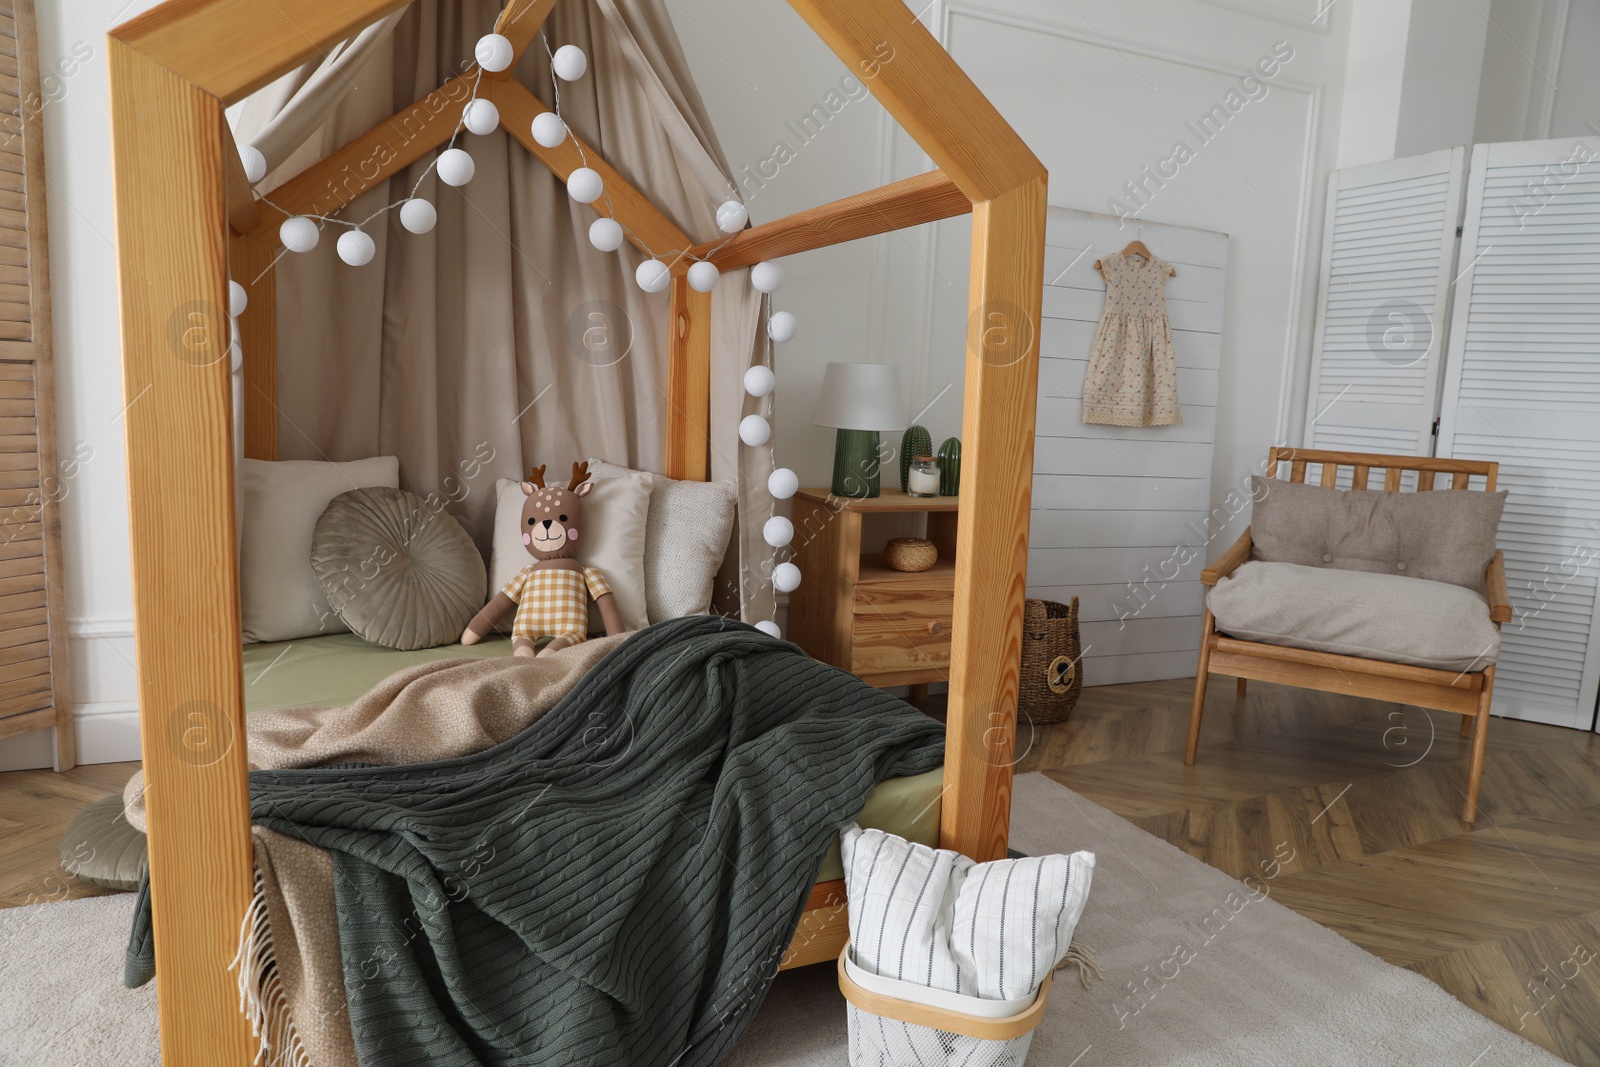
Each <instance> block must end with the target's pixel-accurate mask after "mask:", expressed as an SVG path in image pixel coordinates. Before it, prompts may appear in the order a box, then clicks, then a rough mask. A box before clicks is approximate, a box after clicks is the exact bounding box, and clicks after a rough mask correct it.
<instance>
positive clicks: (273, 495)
mask: <svg viewBox="0 0 1600 1067" xmlns="http://www.w3.org/2000/svg"><path fill="white" fill-rule="evenodd" d="M374 486H386V487H388V488H390V489H398V488H399V487H400V460H399V459H397V458H396V457H394V456H378V457H375V458H373V459H358V460H354V461H352V462H349V463H323V462H320V461H317V460H302V459H286V460H276V461H273V460H264V459H245V460H240V461H239V488H240V494H241V496H242V497H243V506H242V509H243V518H242V520H241V527H240V531H239V535H240V536H239V600H240V614H241V615H242V616H243V627H242V629H243V631H244V640H245V641H246V642H247V643H248V642H251V641H292V640H294V639H296V638H300V637H316V636H317V635H319V634H337V633H344V632H346V631H347V630H349V629H350V628H349V627H348V626H346V625H345V624H344V623H343V622H342V621H341V620H340V618H339V616H337V615H335V614H334V613H333V609H332V608H331V607H329V605H328V594H327V592H326V591H324V590H323V588H322V583H321V582H319V581H317V575H316V572H315V571H313V570H312V569H311V536H312V534H313V532H315V530H316V528H317V519H318V518H320V517H321V515H322V512H323V509H325V508H326V507H327V506H328V503H329V501H331V500H332V499H333V498H334V497H336V496H338V495H339V494H340V493H344V492H348V491H350V490H351V489H371V488H373V487H374Z"/></svg>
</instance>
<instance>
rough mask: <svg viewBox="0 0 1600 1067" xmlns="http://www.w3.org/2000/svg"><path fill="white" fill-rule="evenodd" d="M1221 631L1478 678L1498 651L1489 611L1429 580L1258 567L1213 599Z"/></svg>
mask: <svg viewBox="0 0 1600 1067" xmlns="http://www.w3.org/2000/svg"><path fill="white" fill-rule="evenodd" d="M1206 606H1207V607H1208V608H1210V609H1211V614H1212V615H1214V616H1215V617H1216V624H1217V629H1218V630H1219V631H1221V632H1222V633H1224V634H1227V635H1228V636H1230V637H1237V638H1239V639H1241V640H1245V641H1260V642H1262V643H1263V644H1269V645H1283V646H1286V647H1288V648H1305V649H1311V650H1313V651H1317V652H1329V653H1333V654H1335V655H1340V656H1360V657H1361V658H1363V659H1377V660H1387V661H1388V662H1390V663H1408V664H1411V665H1413V666H1417V667H1435V668H1438V669H1440V670H1449V671H1480V670H1483V669H1484V668H1485V667H1487V666H1488V665H1489V664H1491V663H1493V662H1494V661H1495V659H1496V658H1497V657H1498V656H1499V654H1500V631H1499V630H1498V629H1497V628H1496V627H1495V625H1494V623H1492V622H1491V621H1489V605H1488V602H1487V601H1485V600H1484V598H1483V597H1481V596H1479V595H1478V594H1477V593H1475V592H1473V591H1472V590H1470V589H1464V588H1462V587H1461V586H1459V585H1451V584H1449V583H1447V582H1433V581H1428V580H1427V579H1424V578H1405V577H1400V576H1398V575H1393V574H1371V573H1368V572H1364V571H1341V570H1332V569H1330V568H1324V567H1304V566H1300V565H1299V564H1295V563H1264V562H1260V561H1251V562H1249V563H1245V564H1243V565H1241V566H1240V567H1239V568H1238V569H1237V570H1235V571H1234V572H1233V574H1232V575H1231V576H1229V577H1227V578H1224V579H1222V580H1221V581H1220V582H1218V583H1217V585H1216V588H1214V589H1212V590H1211V592H1210V594H1209V595H1208V596H1207V597H1206Z"/></svg>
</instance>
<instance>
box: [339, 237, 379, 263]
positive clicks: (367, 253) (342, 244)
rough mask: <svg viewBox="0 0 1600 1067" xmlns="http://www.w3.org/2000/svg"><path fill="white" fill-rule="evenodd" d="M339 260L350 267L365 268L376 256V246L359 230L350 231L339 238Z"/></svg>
mask: <svg viewBox="0 0 1600 1067" xmlns="http://www.w3.org/2000/svg"><path fill="white" fill-rule="evenodd" d="M338 247H339V258H340V259H342V260H344V261H345V262H346V263H348V264H350V265H351V266H352V267H365V266H366V265H367V264H368V263H371V262H372V257H373V256H375V255H377V252H378V246H377V245H376V244H375V243H374V242H373V240H372V238H370V237H368V236H367V235H366V234H364V233H362V232H361V231H360V230H351V231H350V232H349V233H347V234H344V235H343V236H341V237H340V238H339V246H338Z"/></svg>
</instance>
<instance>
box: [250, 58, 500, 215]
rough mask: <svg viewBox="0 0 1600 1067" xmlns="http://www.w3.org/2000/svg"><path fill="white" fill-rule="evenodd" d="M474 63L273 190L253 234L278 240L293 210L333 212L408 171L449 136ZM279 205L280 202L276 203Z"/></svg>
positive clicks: (474, 70)
mask: <svg viewBox="0 0 1600 1067" xmlns="http://www.w3.org/2000/svg"><path fill="white" fill-rule="evenodd" d="M476 76H477V68H476V67H473V68H472V69H471V70H469V71H467V72H466V73H464V74H458V75H457V76H455V77H454V78H451V79H450V80H449V81H447V82H445V83H444V84H443V85H441V86H439V88H437V89H435V90H434V91H433V92H431V93H429V94H428V95H427V96H424V97H423V98H422V99H420V100H418V101H417V102H416V103H414V104H412V105H411V106H410V107H409V108H407V109H406V110H405V111H402V112H400V113H399V114H397V115H393V116H391V117H389V118H387V119H385V120H383V121H382V122H380V123H378V125H376V126H374V127H373V128H372V129H370V130H368V131H367V132H366V133H364V134H362V135H361V136H359V137H357V138H355V139H354V140H352V141H350V142H349V143H348V144H346V145H345V146H344V147H343V148H340V149H339V150H338V151H336V152H334V153H333V155H331V156H328V157H327V158H326V159H324V160H322V161H321V162H319V163H314V164H312V165H311V166H309V167H307V168H306V169H305V170H303V171H301V172H300V173H299V174H297V175H295V176H294V177H293V178H290V179H289V180H288V181H286V182H284V183H283V184H282V185H280V186H278V187H277V188H275V189H270V190H268V191H267V194H266V198H267V199H270V200H271V201H272V203H271V204H268V203H265V202H263V203H262V204H261V221H260V223H258V224H257V225H256V226H255V227H253V229H254V231H255V233H256V234H257V235H258V236H260V237H262V238H266V239H270V240H272V241H274V242H276V241H277V240H278V227H279V226H281V225H282V224H283V220H284V219H286V218H288V217H289V216H291V215H305V214H315V215H331V214H332V213H334V212H335V211H338V210H339V209H340V208H342V207H344V206H346V205H347V204H349V203H350V202H351V201H353V200H355V199H356V197H358V196H360V195H361V194H362V193H365V192H367V191H368V190H369V189H371V188H373V187H374V186H376V185H377V184H378V183H379V182H382V181H386V180H388V179H389V178H391V177H393V176H394V175H396V174H398V173H400V172H401V171H403V170H405V168H407V167H409V166H410V165H411V164H413V163H415V162H416V161H417V160H419V159H421V158H422V157H423V156H425V155H427V154H428V153H429V152H432V151H434V150H435V149H436V148H438V147H439V146H440V145H442V144H444V143H445V142H446V141H448V140H450V136H451V134H453V133H454V132H455V130H456V126H457V124H458V123H459V122H460V121H461V109H462V108H464V107H465V106H466V103H467V101H468V100H469V99H471V97H472V81H473V79H474V78H475V77H476ZM274 205H277V206H274Z"/></svg>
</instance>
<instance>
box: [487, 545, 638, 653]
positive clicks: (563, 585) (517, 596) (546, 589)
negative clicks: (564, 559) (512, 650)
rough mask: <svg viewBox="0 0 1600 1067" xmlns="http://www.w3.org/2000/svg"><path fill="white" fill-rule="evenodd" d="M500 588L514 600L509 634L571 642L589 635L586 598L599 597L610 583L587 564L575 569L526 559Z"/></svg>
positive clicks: (573, 642)
mask: <svg viewBox="0 0 1600 1067" xmlns="http://www.w3.org/2000/svg"><path fill="white" fill-rule="evenodd" d="M500 591H501V592H502V593H504V594H505V595H506V596H508V597H510V598H511V599H512V600H515V601H516V602H517V614H516V616H515V619H514V621H513V622H512V624H511V636H512V637H513V638H517V637H524V638H527V639H528V640H529V641H532V640H534V639H536V638H540V637H545V636H547V635H549V636H554V637H563V638H566V640H567V643H568V644H571V645H575V644H577V643H578V642H579V641H582V640H584V639H585V638H586V637H588V636H589V598H590V597H593V598H594V599H596V600H599V599H600V598H601V597H603V596H605V595H606V594H607V593H609V592H611V587H610V586H609V585H607V584H606V579H605V575H603V574H601V573H600V572H599V571H597V570H595V569H594V568H593V567H590V566H585V567H584V568H583V570H581V571H577V570H573V569H572V568H570V567H561V566H549V565H547V564H542V563H530V564H528V566H526V567H524V568H522V570H520V571H518V572H517V576H516V577H515V578H513V579H511V580H510V581H509V582H507V583H506V584H505V588H503V589H501V590H500Z"/></svg>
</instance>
